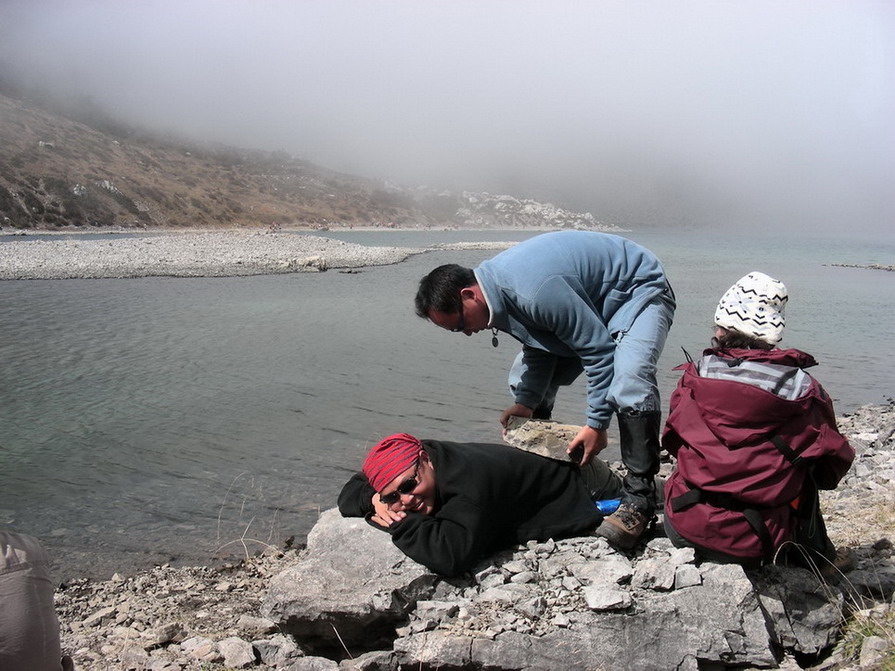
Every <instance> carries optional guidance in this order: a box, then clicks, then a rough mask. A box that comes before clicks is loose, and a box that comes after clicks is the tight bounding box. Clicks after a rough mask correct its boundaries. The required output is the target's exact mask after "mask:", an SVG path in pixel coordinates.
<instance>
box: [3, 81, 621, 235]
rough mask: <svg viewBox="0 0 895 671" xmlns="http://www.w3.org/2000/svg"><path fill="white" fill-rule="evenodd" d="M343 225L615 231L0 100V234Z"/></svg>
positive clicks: (587, 220) (579, 217) (545, 206)
mask: <svg viewBox="0 0 895 671" xmlns="http://www.w3.org/2000/svg"><path fill="white" fill-rule="evenodd" d="M354 225H360V226H370V225H379V226H397V225H400V226H454V227H476V228H489V227H493V228H498V227H499V228H513V227H526V228H529V227H545V228H599V229H602V230H618V229H615V228H614V227H605V226H601V225H599V224H598V223H597V222H595V221H594V218H593V216H592V215H590V214H588V213H576V212H569V211H566V210H564V209H562V208H559V207H556V206H554V205H552V204H549V203H539V202H537V201H533V200H522V199H518V198H514V197H512V196H492V195H490V194H487V193H472V192H464V193H463V194H453V193H449V192H435V191H432V190H430V189H425V188H416V189H412V190H407V189H400V188H397V187H395V186H392V185H385V184H383V183H382V182H379V181H376V180H370V179H364V178H360V177H355V176H351V175H345V174H341V173H337V172H334V171H331V170H327V169H325V168H321V167H319V166H316V165H314V164H312V163H309V162H307V161H303V160H300V159H296V158H293V157H291V156H289V155H288V154H286V153H285V152H273V153H272V152H263V151H257V150H245V149H237V148H233V147H226V146H223V145H199V144H195V143H186V142H182V141H174V140H165V139H160V138H158V137H152V136H149V135H147V134H146V133H141V132H138V131H134V130H133V129H128V128H125V127H123V126H121V125H120V124H115V123H113V122H110V121H108V120H107V119H106V120H103V121H100V122H96V121H92V122H91V124H90V125H88V124H86V123H83V122H81V121H78V120H75V119H73V118H70V117H68V116H64V115H61V114H57V113H53V112H50V111H48V109H46V108H43V107H40V106H38V105H36V104H33V103H31V102H29V101H27V100H24V99H17V98H13V97H9V96H6V95H2V94H0V229H3V230H9V229H32V230H34V229H64V228H69V227H76V228H83V227H95V228H163V227H179V228H231V227H271V226H286V227H302V226H307V227H317V228H319V227H323V226H326V227H329V226H354Z"/></svg>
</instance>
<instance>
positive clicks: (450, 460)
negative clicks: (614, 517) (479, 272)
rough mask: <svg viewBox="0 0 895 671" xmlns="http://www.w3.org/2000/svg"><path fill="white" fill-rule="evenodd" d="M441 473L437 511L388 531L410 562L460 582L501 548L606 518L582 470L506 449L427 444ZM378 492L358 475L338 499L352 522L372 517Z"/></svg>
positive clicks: (569, 532) (584, 528) (579, 529)
mask: <svg viewBox="0 0 895 671" xmlns="http://www.w3.org/2000/svg"><path fill="white" fill-rule="evenodd" d="M422 443H423V448H424V449H425V450H426V453H427V454H428V455H429V458H430V459H431V461H432V465H433V467H434V468H435V486H436V504H435V513H434V514H432V515H421V514H419V513H408V514H407V517H406V518H405V519H403V520H402V521H400V522H396V523H395V524H393V525H391V527H389V529H388V531H389V532H390V533H391V534H392V541H393V542H394V543H395V545H396V546H397V547H398V548H399V549H400V550H401V551H402V552H403V553H404V554H406V555H407V556H408V557H410V558H411V559H413V560H415V561H417V562H419V563H420V564H423V565H424V566H426V567H428V568H429V569H431V570H432V571H434V572H435V573H440V574H441V575H445V576H456V575H460V574H462V573H464V572H465V571H467V570H468V569H469V568H470V567H472V565H473V564H475V563H476V562H477V561H478V560H479V559H481V558H482V557H484V556H485V555H487V554H491V553H493V552H495V551H497V550H500V549H503V548H506V547H510V546H513V545H517V544H519V543H524V542H526V541H529V540H538V541H543V540H547V539H548V538H563V537H569V536H575V535H579V534H582V533H585V532H588V531H590V530H592V529H593V528H594V527H595V526H596V525H597V523H598V522H599V521H600V520H601V516H600V514H599V513H598V512H597V510H596V508H595V506H594V504H593V502H592V501H591V499H590V496H589V495H588V492H587V489H586V488H585V485H584V482H583V480H582V479H581V477H580V475H579V473H578V468H577V466H575V465H574V464H572V463H571V462H570V463H562V462H559V461H555V460H553V459H547V458H545V457H540V456H537V455H534V454H530V453H528V452H523V451H522V450H517V449H515V448H512V447H509V446H507V445H489V444H483V443H463V444H461V443H448V442H441V441H436V440H424V441H422ZM374 493H375V492H374V490H373V487H372V486H371V485H370V484H369V482H368V481H367V479H366V478H365V477H364V476H363V474H361V473H358V474H357V475H355V476H354V477H352V478H351V480H349V481H348V483H346V485H345V486H344V487H343V488H342V492H341V494H339V511H340V512H341V513H342V515H344V516H345V517H368V518H369V516H370V515H371V514H372V512H373V506H372V503H371V499H372V497H373V494H374Z"/></svg>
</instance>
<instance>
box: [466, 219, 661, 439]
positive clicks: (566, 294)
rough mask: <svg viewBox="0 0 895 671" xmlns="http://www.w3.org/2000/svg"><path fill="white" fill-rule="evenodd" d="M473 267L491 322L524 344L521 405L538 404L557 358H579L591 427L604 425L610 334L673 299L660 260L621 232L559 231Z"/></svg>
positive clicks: (607, 411)
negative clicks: (656, 302)
mask: <svg viewBox="0 0 895 671" xmlns="http://www.w3.org/2000/svg"><path fill="white" fill-rule="evenodd" d="M474 272H475V276H476V279H477V280H478V283H479V286H480V287H481V289H482V292H483V293H484V295H485V300H486V301H487V302H488V306H489V308H490V310H491V322H490V324H489V326H490V327H493V328H496V329H499V330H501V331H504V332H506V333H509V334H510V335H512V336H513V337H514V338H516V339H517V340H519V341H520V342H521V343H522V344H523V353H524V357H525V362H526V364H527V367H528V372H527V373H526V375H525V376H524V378H523V380H522V383H521V384H520V385H519V386H518V387H517V388H516V403H521V404H522V405H526V406H528V407H531V408H535V407H537V406H538V404H539V403H540V402H541V400H542V398H543V396H544V392H545V391H546V389H547V386H548V384H549V382H550V377H551V374H552V371H553V366H554V358H553V357H554V356H561V357H577V358H579V359H580V360H581V363H582V366H583V368H584V372H585V374H586V375H587V402H588V412H587V424H588V426H591V427H593V428H595V429H605V428H606V427H607V426H608V425H609V420H610V418H611V416H612V408H610V407H609V406H608V404H607V402H606V396H607V393H608V390H609V385H610V383H611V381H612V375H613V353H614V350H615V343H614V341H613V339H612V335H611V334H613V333H617V332H619V331H625V330H627V329H628V328H630V326H631V324H632V322H633V321H634V320H635V319H636V317H637V315H639V314H640V312H641V310H643V308H644V307H645V306H646V305H647V304H648V303H649V302H650V301H652V300H653V299H654V298H656V297H657V296H659V295H660V294H663V293H667V295H668V296H669V298H670V299H671V300H673V297H672V293H671V289H670V287H669V285H668V281H667V280H666V278H665V271H664V269H663V268H662V264H661V263H660V262H659V259H658V258H657V257H656V256H655V255H654V254H653V253H652V252H650V251H649V250H648V249H645V248H644V247H641V246H640V245H638V244H637V243H635V242H632V241H631V240H628V239H627V238H623V237H620V236H617V235H609V234H606V233H595V232H588V231H558V232H555V233H545V234H543V235H538V236H536V237H534V238H530V239H529V240H526V241H525V242H522V243H519V244H518V245H516V246H515V247H512V248H510V249H508V250H506V251H504V252H501V253H500V254H498V255H497V256H495V257H493V258H491V259H489V260H487V261H485V262H483V263H482V264H481V265H479V267H478V268H476V269H475V271H474Z"/></svg>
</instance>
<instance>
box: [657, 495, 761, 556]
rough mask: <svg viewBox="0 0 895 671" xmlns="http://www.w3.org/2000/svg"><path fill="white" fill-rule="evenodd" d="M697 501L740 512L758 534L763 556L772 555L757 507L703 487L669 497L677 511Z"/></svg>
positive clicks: (674, 509) (672, 506) (673, 508)
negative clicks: (708, 490)
mask: <svg viewBox="0 0 895 671" xmlns="http://www.w3.org/2000/svg"><path fill="white" fill-rule="evenodd" d="M697 503H707V504H709V505H710V506H714V507H715V508H724V509H725V510H733V511H736V512H739V513H742V514H743V517H744V518H745V519H746V522H748V523H749V526H750V527H752V530H753V531H754V532H755V535H756V536H758V540H759V541H761V550H762V554H763V555H764V557H765V558H766V559H771V558H772V557H773V556H774V541H773V539H772V538H771V534H770V532H769V531H768V528H767V526H765V523H764V520H763V519H762V517H761V513H760V512H758V509H757V508H754V507H749V506H746V505H744V504H743V503H742V502H741V501H739V500H738V499H737V498H735V497H734V496H731V495H730V494H726V493H722V492H707V491H705V490H703V489H699V488H697V487H692V488H691V489H690V490H689V491H688V492H685V493H683V494H681V495H680V496H675V497H674V498H673V499H671V509H672V510H673V511H674V512H676V513H678V512H681V511H682V510H686V509H687V508H689V507H690V506H693V505H696V504H697Z"/></svg>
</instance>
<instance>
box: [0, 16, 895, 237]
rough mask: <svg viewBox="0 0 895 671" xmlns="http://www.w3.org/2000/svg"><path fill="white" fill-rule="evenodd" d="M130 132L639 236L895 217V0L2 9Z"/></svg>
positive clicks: (10, 53)
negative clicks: (548, 203)
mask: <svg viewBox="0 0 895 671" xmlns="http://www.w3.org/2000/svg"><path fill="white" fill-rule="evenodd" d="M0 31H2V36H3V38H2V40H0V73H2V74H3V75H4V76H5V77H7V78H11V79H13V80H15V81H18V82H19V83H20V84H24V85H26V86H33V87H40V88H47V89H51V90H53V91H54V92H56V93H58V94H59V95H61V96H67V97H75V98H80V99H82V100H89V101H91V102H92V103H93V104H95V105H98V106H99V107H100V108H103V109H105V110H108V111H109V112H110V113H112V114H113V115H116V116H118V117H120V118H121V119H123V120H126V121H128V122H130V123H134V124H138V125H141V126H146V127H149V128H152V129H157V130H161V131H175V132H177V133H181V134H184V133H185V134H188V135H190V136H192V137H195V138H196V139H206V140H212V141H218V142H224V143H227V144H232V145H239V146H245V147H256V148H262V149H271V150H284V151H287V152H289V153H291V154H294V155H297V156H301V157H303V158H306V159H308V160H311V161H314V162H316V163H320V164H322V165H325V166H328V167H332V168H335V169H338V170H343V171H346V172H353V173H358V174H362V175H366V176H370V177H379V178H383V179H390V180H393V181H396V182H400V183H405V184H429V185H435V186H444V187H447V188H454V189H458V188H470V189H474V190H489V191H492V192H509V193H513V194H515V195H520V196H532V197H536V198H540V199H542V200H553V201H554V202H557V203H559V204H563V205H566V206H568V207H572V208H575V209H584V210H589V211H591V212H593V214H594V216H595V217H596V218H597V219H602V220H604V221H611V222H613V223H628V224H631V225H637V224H650V225H683V224H693V225H707V224H708V225H713V226H719V227H720V226H725V227H728V226H729V227H731V228H735V229H736V230H744V228H747V229H748V228H751V227H756V228H759V229H762V230H773V229H777V228H785V229H797V228H798V229H801V228H817V229H821V230H828V229H832V228H835V227H842V226H848V227H850V228H852V229H854V230H860V231H864V232H874V231H875V232H886V233H887V234H888V235H889V236H890V239H891V236H892V235H893V234H892V233H891V230H892V227H893V224H895V3H892V2H890V1H889V0H882V1H880V2H869V1H861V0H851V1H847V0H841V1H837V2H829V1H823V0H820V1H811V2H808V1H805V2H787V1H783V0H781V1H773V2H761V1H759V2H753V1H747V0H743V1H742V2H723V1H721V0H712V1H710V2H709V1H704V0H699V1H694V2H678V1H672V0H665V1H662V2H658V1H657V2H640V1H630V2H627V1H622V0H619V1H612V2H609V1H605V0H590V1H585V0H581V1H579V2H569V1H564V0H549V1H548V0H542V1H539V2H530V1H525V0H517V1H510V0H507V1H500V2H498V1H494V0H480V1H479V2H471V1H466V0H453V1H451V2H447V1H445V2H440V1H437V0H417V1H414V2H410V1H408V0H396V1H393V2H386V1H384V0H325V1H318V0H291V1H287V0H252V1H250V0H243V1H241V2H234V1H212V0H142V1H140V2H123V1H122V0H115V1H114V2H112V1H106V0H104V1H88V0H65V1H61V0H27V1H23V2H20V1H19V0H0Z"/></svg>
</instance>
